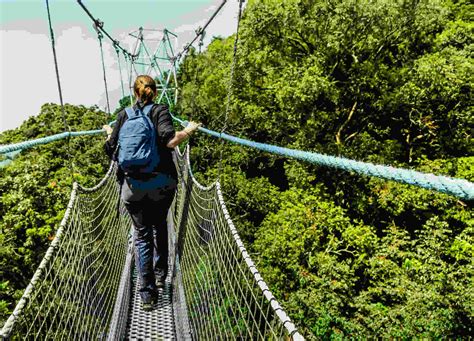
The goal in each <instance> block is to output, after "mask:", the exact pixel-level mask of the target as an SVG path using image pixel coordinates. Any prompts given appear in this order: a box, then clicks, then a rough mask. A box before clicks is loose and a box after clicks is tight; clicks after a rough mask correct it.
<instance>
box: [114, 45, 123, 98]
mask: <svg viewBox="0 0 474 341" xmlns="http://www.w3.org/2000/svg"><path fill="white" fill-rule="evenodd" d="M114 48H115V53H117V62H118V67H119V73H120V85H121V89H122V98H124V97H125V89H124V87H123V75H122V65H121V64H120V50H119V48H118V47H117V45H116V44H114Z"/></svg>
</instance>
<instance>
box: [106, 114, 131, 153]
mask: <svg viewBox="0 0 474 341" xmlns="http://www.w3.org/2000/svg"><path fill="white" fill-rule="evenodd" d="M125 116H126V115H125V110H122V111H120V112H119V113H118V115H117V121H116V122H115V125H114V128H113V129H112V127H110V126H109V125H108V124H106V125H104V126H103V127H102V129H103V130H105V132H106V133H107V140H106V141H105V144H104V149H105V153H106V154H107V155H108V157H109V158H110V159H112V158H113V156H114V153H115V150H116V149H117V143H118V135H119V132H120V128H121V127H122V125H123V122H124V120H125Z"/></svg>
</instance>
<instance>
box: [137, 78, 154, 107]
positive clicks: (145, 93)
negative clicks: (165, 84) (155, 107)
mask: <svg viewBox="0 0 474 341" xmlns="http://www.w3.org/2000/svg"><path fill="white" fill-rule="evenodd" d="M133 90H134V91H135V96H137V98H139V99H140V100H141V101H142V102H143V103H148V102H153V98H154V97H155V96H156V83H155V80H154V79H153V78H151V77H150V76H148V75H141V76H138V77H137V79H136V80H135V84H134V85H133Z"/></svg>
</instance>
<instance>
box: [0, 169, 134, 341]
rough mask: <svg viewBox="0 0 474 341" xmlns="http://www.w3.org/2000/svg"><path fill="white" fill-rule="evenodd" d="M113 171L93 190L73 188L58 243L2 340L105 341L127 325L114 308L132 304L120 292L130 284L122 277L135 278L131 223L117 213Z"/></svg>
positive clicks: (41, 268)
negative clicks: (113, 330) (84, 340)
mask: <svg viewBox="0 0 474 341" xmlns="http://www.w3.org/2000/svg"><path fill="white" fill-rule="evenodd" d="M114 171H115V166H113V165H112V166H111V167H110V169H109V171H108V173H107V175H106V177H105V178H104V179H103V180H102V181H101V182H100V183H99V184H98V185H97V186H96V187H94V188H90V189H87V188H82V187H80V186H79V185H77V184H74V187H73V191H72V194H71V198H70V201H69V204H68V207H67V210H66V213H65V215H64V218H63V220H62V222H61V225H60V228H59V229H58V230H57V233H56V236H55V239H54V240H53V242H52V243H51V246H50V247H49V249H48V250H47V252H46V255H45V257H44V259H43V261H42V262H41V264H40V266H39V268H38V269H37V271H36V273H35V275H34V276H33V279H32V280H31V282H30V284H29V286H28V287H27V289H26V291H25V293H24V295H23V297H22V298H21V300H20V302H19V303H18V305H17V307H16V308H15V311H14V313H13V314H12V315H11V316H10V318H9V319H8V321H7V322H6V324H5V326H4V327H3V328H2V331H1V335H0V336H1V338H11V339H41V340H43V339H68V340H73V339H87V340H92V339H103V338H105V337H106V336H107V334H108V332H109V329H110V325H111V324H112V322H114V323H113V324H114V326H115V327H114V329H116V328H117V325H120V324H119V323H117V321H120V320H124V319H125V320H126V317H125V316H126V314H127V313H128V312H127V311H124V310H123V309H120V308H121V306H122V305H116V304H115V303H116V301H117V300H121V299H125V300H127V299H128V297H122V296H124V295H121V294H120V290H119V288H120V289H121V290H124V288H123V286H124V284H126V281H124V280H123V279H122V274H123V273H125V274H126V273H130V270H129V269H128V270H127V269H125V268H124V267H125V266H126V265H127V264H128V266H130V263H131V262H130V261H128V262H126V259H127V258H130V257H129V256H128V255H129V251H128V250H129V246H128V239H129V230H130V226H131V221H130V218H129V216H128V215H127V214H125V211H124V210H123V207H122V208H121V210H120V212H121V213H120V214H118V212H117V201H118V195H119V191H118V186H117V183H116V181H115V176H113V174H114ZM124 303H128V301H127V302H124ZM125 306H127V305H125ZM114 311H115V313H114ZM117 312H118V313H120V314H122V315H125V316H122V317H119V316H117ZM124 327H125V326H123V328H124Z"/></svg>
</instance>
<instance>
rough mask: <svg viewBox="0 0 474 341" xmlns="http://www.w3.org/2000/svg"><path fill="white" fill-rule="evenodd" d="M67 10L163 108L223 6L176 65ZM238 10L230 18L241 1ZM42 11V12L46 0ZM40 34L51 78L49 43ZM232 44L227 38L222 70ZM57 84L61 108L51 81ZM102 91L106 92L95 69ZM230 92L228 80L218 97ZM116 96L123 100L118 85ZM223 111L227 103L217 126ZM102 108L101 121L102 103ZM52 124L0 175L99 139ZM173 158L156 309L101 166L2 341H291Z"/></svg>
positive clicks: (200, 191) (236, 247)
mask: <svg viewBox="0 0 474 341" xmlns="http://www.w3.org/2000/svg"><path fill="white" fill-rule="evenodd" d="M78 2H79V4H80V5H81V6H82V7H83V8H84V10H85V11H86V13H87V15H89V17H91V19H92V20H93V22H94V27H95V28H96V30H97V33H98V38H99V41H100V48H101V49H102V41H101V39H103V37H104V35H105V36H107V37H108V38H110V39H111V41H112V42H113V44H114V47H115V50H116V52H117V57H118V60H119V63H120V56H119V54H120V53H123V57H124V58H125V61H126V64H127V63H128V64H127V67H128V70H127V72H128V74H129V88H130V89H131V82H132V78H133V75H134V74H137V71H136V69H135V67H136V65H142V66H143V67H144V68H145V67H147V68H148V69H147V70H145V72H144V73H152V72H155V76H156V79H157V80H158V82H159V85H160V90H161V93H160V96H159V99H158V100H159V101H161V100H164V101H165V102H167V103H169V104H171V103H174V102H175V101H176V98H177V90H178V86H177V80H176V67H177V62H178V60H179V59H180V58H181V57H182V56H183V55H184V54H185V53H186V52H187V50H189V48H190V47H191V45H192V44H193V43H194V42H195V41H196V40H197V39H198V38H199V37H201V39H202V37H203V34H204V30H205V28H206V27H207V25H208V24H209V23H210V21H211V20H212V19H213V18H214V17H215V15H216V13H217V12H218V11H219V10H220V9H221V8H222V6H223V5H224V4H225V2H226V1H225V0H224V1H223V2H222V4H221V5H220V6H219V7H218V9H217V10H216V12H215V13H214V14H213V16H212V17H211V18H210V19H209V21H208V22H207V23H206V24H205V25H204V27H203V28H199V29H198V30H197V31H196V37H195V38H194V39H193V40H192V41H191V42H190V43H189V44H187V45H186V46H185V47H184V49H183V50H182V51H181V52H179V53H178V54H174V53H173V49H172V47H171V44H170V43H169V42H170V39H171V37H172V36H174V35H173V34H172V33H171V32H169V31H167V30H165V31H164V38H163V40H162V41H161V43H160V44H161V45H159V46H158V47H157V49H156V51H159V49H160V48H161V51H162V53H164V55H165V57H163V58H161V59H160V58H159V57H157V52H155V53H149V52H148V50H147V47H146V45H145V44H144V41H145V40H146V39H144V33H143V30H142V29H140V30H139V31H137V32H134V33H133V34H132V35H133V36H134V37H136V38H137V45H136V46H135V50H134V52H133V53H130V52H128V51H127V50H126V49H124V48H123V47H122V46H120V44H119V43H118V42H117V41H115V40H113V38H112V37H111V36H110V35H109V34H108V33H107V32H106V31H105V30H104V25H103V22H100V21H99V20H98V19H96V18H94V17H93V15H92V14H91V13H90V12H89V11H88V10H87V8H85V6H84V5H83V4H82V2H81V1H78ZM239 2H240V9H239V18H240V11H241V9H242V0H240V1H239ZM46 3H47V5H48V1H47V0H46ZM48 18H49V19H50V16H49V7H48ZM50 24H51V21H50ZM50 28H51V38H52V46H53V53H54V57H55V65H56V74H57V76H58V68H57V60H56V54H55V50H54V35H53V31H52V27H51V26H50ZM237 28H238V26H237ZM237 33H238V30H237ZM237 39H238V34H237V35H236V40H235V44H234V63H235V56H236V54H235V52H236V48H237ZM140 56H142V57H140ZM102 57H103V54H102ZM140 58H142V59H140ZM160 60H164V61H166V62H167V63H169V65H168V66H169V69H165V68H161V67H160V66H159V63H158V62H159V61H160ZM102 65H103V66H104V63H102ZM233 65H234V64H233ZM231 74H232V75H233V67H232V70H231ZM57 79H58V89H59V94H60V101H61V105H62V104H63V103H62V94H61V86H60V82H59V76H58V77H57ZM121 79H122V77H121ZM104 84H105V88H106V93H107V81H106V75H105V66H104ZM231 91H232V76H231V84H230V86H229V94H230V93H231ZM122 94H123V95H124V96H125V91H124V86H123V82H122ZM107 102H108V95H107ZM229 102H230V95H229V96H228V101H227V109H226V117H227V114H228V110H229ZM62 107H63V118H64V106H63V105H62ZM107 108H109V111H110V104H109V103H107ZM174 119H175V120H177V121H178V122H180V123H181V124H182V125H186V124H187V122H186V121H183V120H181V119H179V118H178V117H174ZM64 123H65V132H64V133H61V134H57V135H53V136H49V137H44V138H41V139H37V140H32V141H26V142H21V143H17V144H12V145H7V146H0V154H1V155H3V156H6V157H7V159H8V160H5V161H3V162H2V163H0V167H1V166H4V165H6V164H8V163H9V162H11V159H12V158H13V157H14V155H16V154H17V153H19V152H20V151H22V150H24V149H27V148H31V147H34V146H36V145H41V144H45V143H49V142H52V141H56V140H61V139H69V138H71V137H74V136H81V135H95V134H103V133H104V132H103V130H91V131H82V132H71V131H69V130H68V128H67V124H66V121H65V118H64ZM224 127H225V124H224ZM200 131H201V132H203V133H205V134H208V135H210V136H213V137H215V138H219V139H222V140H226V141H229V142H232V143H237V144H240V145H243V146H247V147H250V148H256V149H258V150H262V151H264V152H269V153H274V154H278V155H282V156H285V157H291V158H295V159H299V160H302V161H306V162H311V163H314V164H317V165H322V166H326V167H331V168H333V169H335V170H344V171H351V172H355V173H358V174H361V175H368V176H375V177H379V178H382V179H386V180H392V181H397V182H401V183H405V184H411V185H415V186H418V187H423V188H426V189H430V190H436V191H440V192H443V193H446V194H449V195H453V196H456V197H458V198H460V199H464V200H473V199H474V184H473V183H471V182H469V181H466V180H463V179H453V178H449V177H444V176H437V175H434V174H426V173H420V172H416V171H413V170H407V169H399V168H394V167H389V166H383V165H374V164H370V163H365V162H360V161H355V160H350V159H345V158H341V157H335V156H329V155H323V154H318V153H312V152H306V151H301V150H292V149H288V148H283V147H278V146H273V145H268V144H265V143H259V142H254V141H250V140H246V139H243V138H239V137H235V136H232V135H229V134H226V133H224V128H223V129H222V131H221V132H216V131H213V130H209V129H206V128H204V127H201V128H200ZM174 155H175V160H174V162H175V165H176V167H177V170H178V175H179V184H178V189H177V194H176V196H175V200H174V202H173V205H172V207H171V209H170V211H169V216H168V225H169V226H168V238H169V245H170V257H169V264H168V266H169V271H168V278H167V279H166V283H165V286H164V288H163V289H160V301H159V304H158V308H157V309H156V310H154V311H152V312H145V311H143V310H142V309H141V308H140V300H139V295H138V292H137V288H138V285H139V283H137V277H136V275H135V270H134V247H133V244H134V243H133V240H132V238H133V237H132V233H131V230H132V228H133V227H132V224H131V220H130V217H129V215H128V214H127V212H126V210H125V208H124V206H123V204H122V203H121V202H120V201H119V196H120V194H119V186H118V184H117V183H116V181H115V176H114V174H115V171H116V167H117V166H116V164H115V163H112V164H111V165H110V168H109V170H108V172H107V174H106V175H105V177H104V178H103V179H102V180H101V181H100V182H99V183H98V184H97V185H96V186H95V187H92V188H84V187H82V186H81V185H80V184H78V183H76V182H75V183H74V185H73V189H72V192H71V196H70V199H69V203H68V206H67V210H66V212H65V215H64V218H63V220H62V222H61V224H60V226H59V228H58V230H57V231H56V235H55V238H54V240H53V241H52V243H51V245H50V247H49V248H48V250H47V252H46V254H45V256H44V258H43V260H42V262H41V264H40V265H39V267H38V269H37V271H36V272H35V274H34V276H33V278H32V280H31V282H30V284H29V285H28V287H27V288H26V290H25V292H24V294H23V296H22V298H21V299H20V301H19V303H18V305H17V306H16V308H15V310H14V312H13V314H12V315H11V316H10V318H9V319H8V320H7V322H6V324H5V325H4V326H3V328H2V330H1V333H0V337H1V338H2V339H12V340H17V339H35V340H37V339H40V340H46V339H68V340H69V339H80V340H91V339H101V340H105V339H107V340H116V339H126V338H127V339H198V340H199V339H259V340H262V339H285V340H288V339H293V340H302V339H303V336H302V335H301V334H300V333H299V332H298V330H297V328H296V326H295V325H294V324H293V323H292V321H291V319H290V318H289V317H288V315H287V314H286V313H285V311H284V309H283V308H282V307H281V306H280V305H279V303H278V301H277V299H276V298H275V297H274V296H273V295H272V293H271V291H270V289H269V287H268V286H267V284H266V283H265V281H264V279H263V278H262V277H261V276H260V274H259V272H258V270H257V268H256V266H255V264H254V263H253V261H252V259H251V257H250V256H249V254H248V253H247V251H246V249H245V247H244V245H243V243H242V241H241V239H240V237H239V234H238V232H237V230H236V228H235V227H234V225H233V223H232V220H231V217H230V215H229V212H228V211H227V208H226V205H225V202H224V199H223V194H222V191H221V187H220V183H219V181H216V182H214V183H212V184H211V185H210V186H207V187H206V186H203V185H202V184H200V183H199V182H198V181H197V180H196V179H195V178H194V176H193V173H192V171H191V166H190V160H189V147H186V149H185V150H184V151H183V152H181V151H180V150H179V149H176V150H175V153H174ZM117 204H118V205H117Z"/></svg>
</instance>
